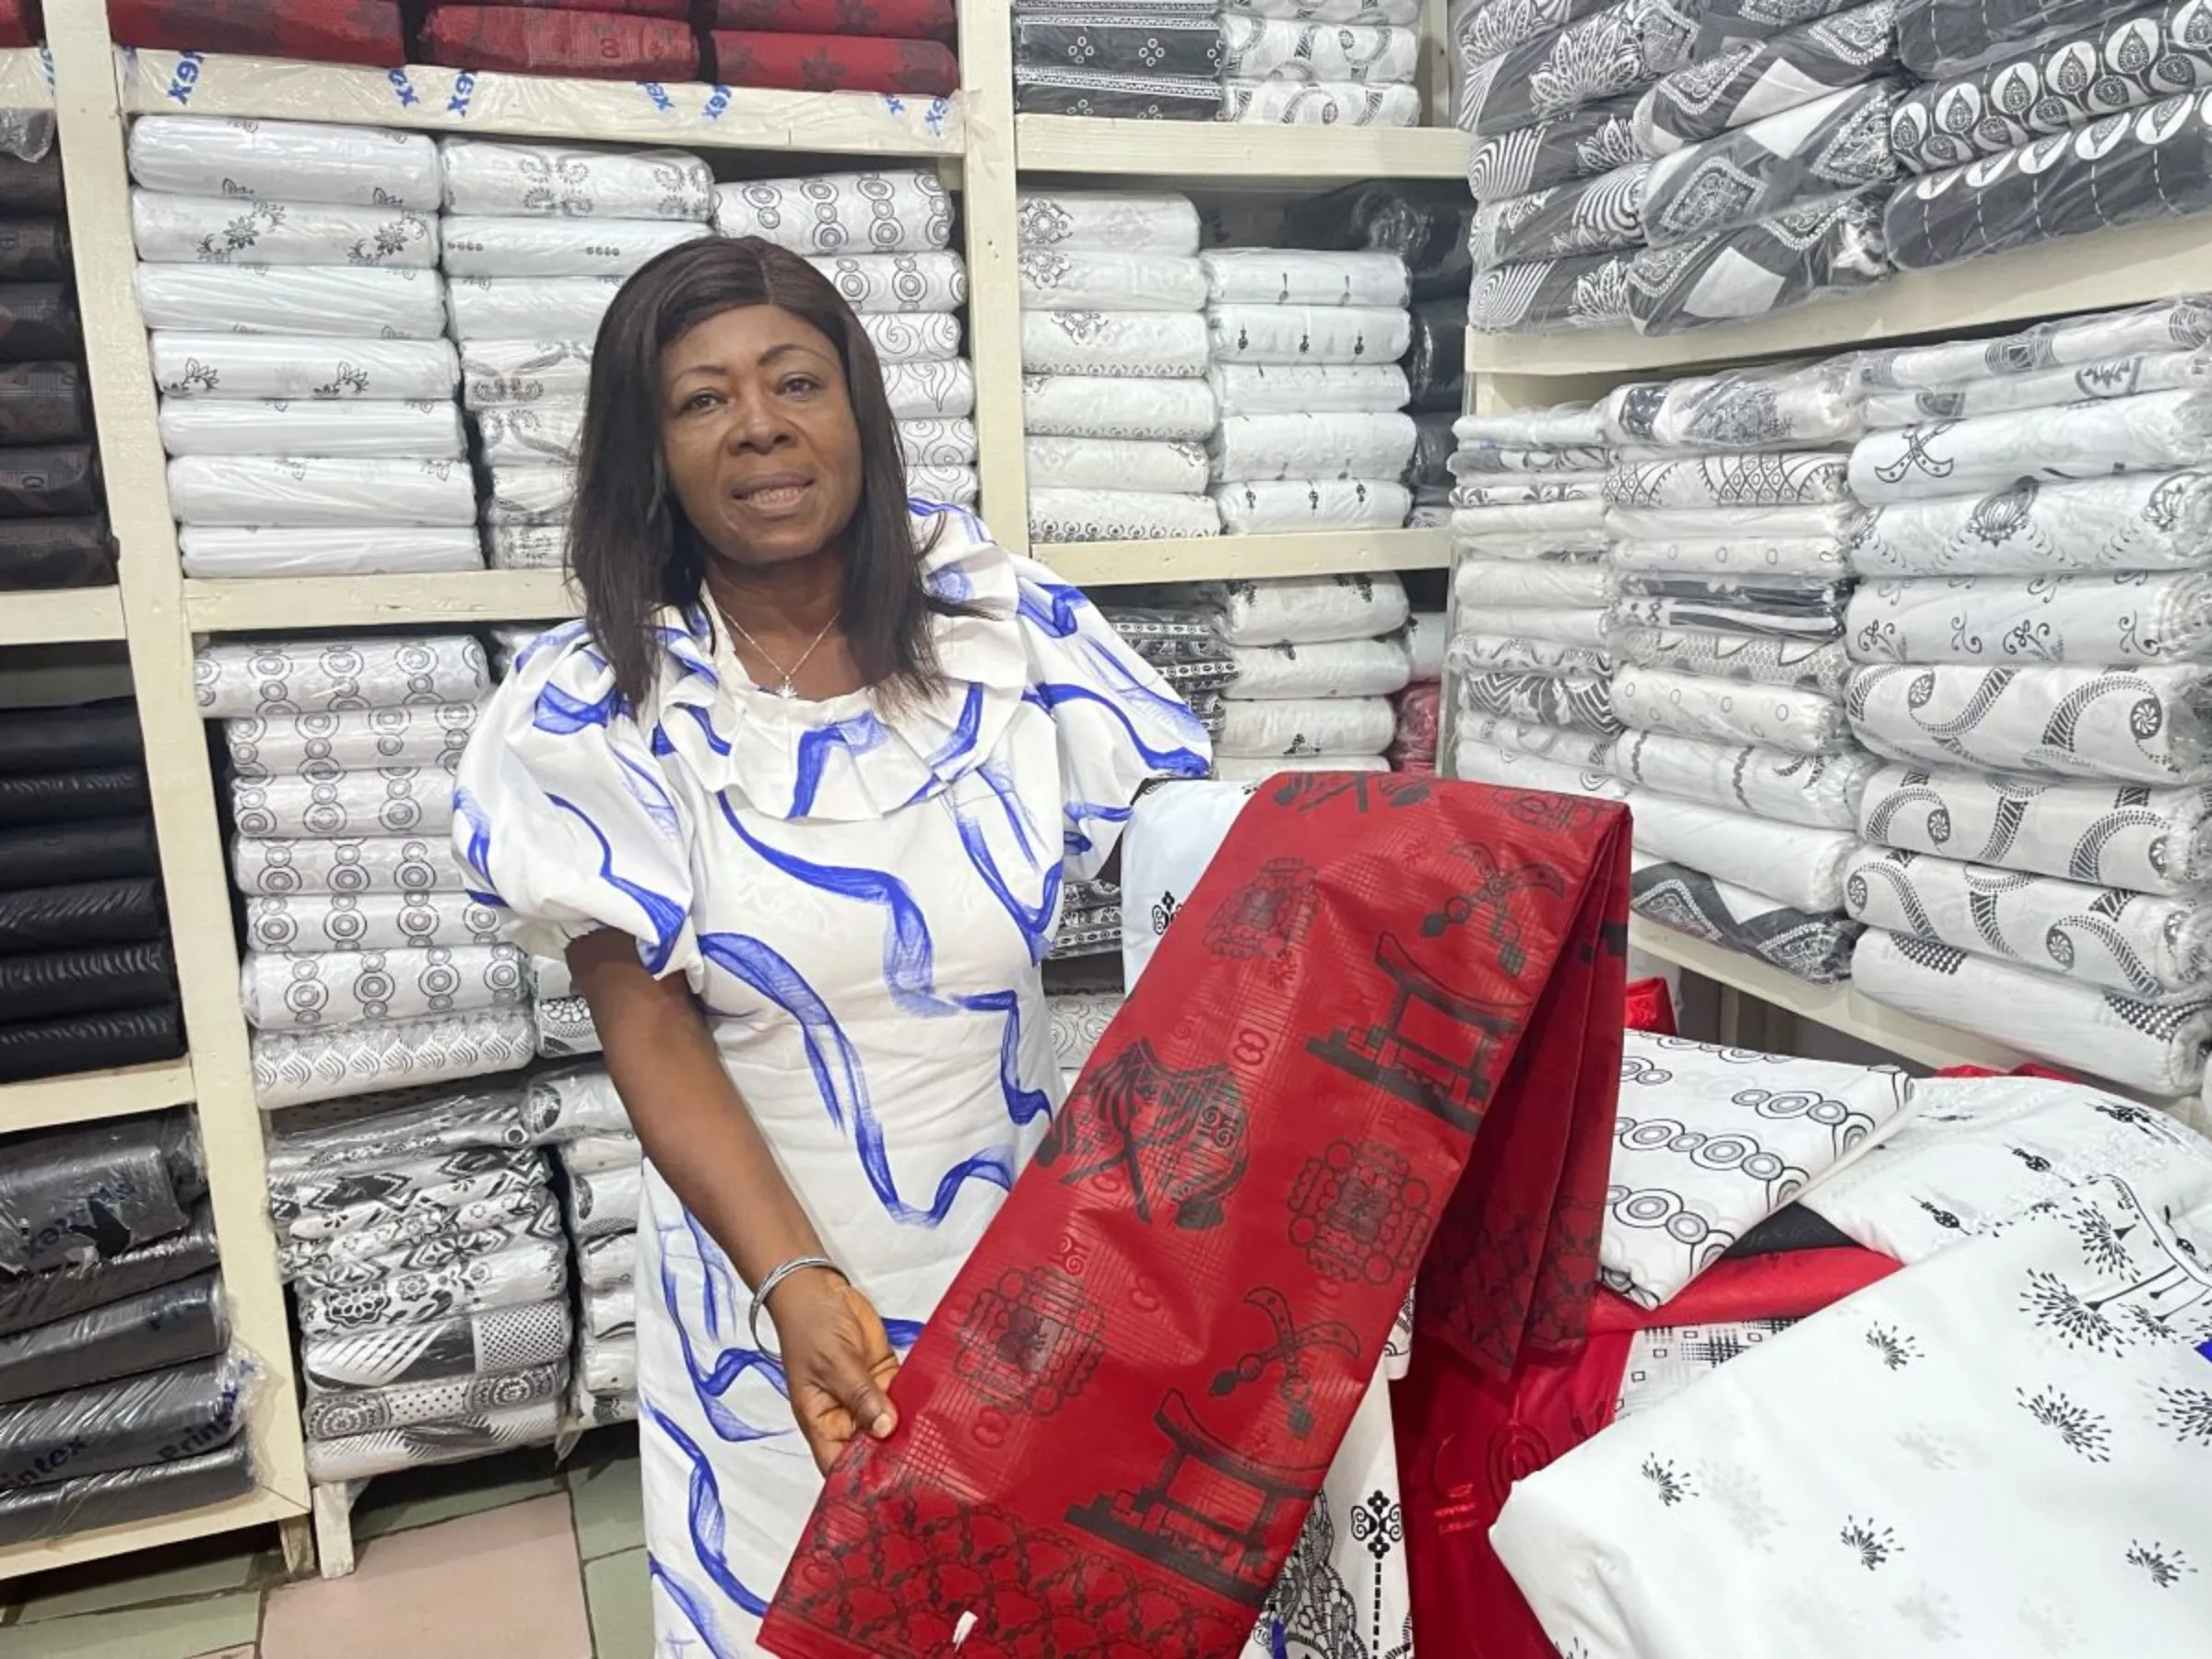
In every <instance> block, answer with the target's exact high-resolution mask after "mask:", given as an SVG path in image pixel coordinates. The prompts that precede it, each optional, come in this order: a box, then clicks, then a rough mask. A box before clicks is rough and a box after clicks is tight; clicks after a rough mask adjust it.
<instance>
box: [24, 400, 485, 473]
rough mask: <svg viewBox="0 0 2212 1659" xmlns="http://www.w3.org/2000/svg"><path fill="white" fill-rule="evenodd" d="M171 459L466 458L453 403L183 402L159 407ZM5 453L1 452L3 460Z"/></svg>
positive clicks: (163, 441)
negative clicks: (271, 456) (285, 456)
mask: <svg viewBox="0 0 2212 1659" xmlns="http://www.w3.org/2000/svg"><path fill="white" fill-rule="evenodd" d="M160 431H161V444H162V447H163V448H164V449H166V450H168V451H169V453H171V455H178V456H182V455H288V456H289V455H314V456H329V457H332V458H353V459H359V458H367V457H376V456H389V457H398V458H406V459H417V458H419V459H424V460H430V461H453V460H459V459H460V458H461V457H462V456H464V455H465V454H466V453H468V440H467V437H466V435H465V433H464V432H463V431H462V429H461V406H460V405H459V404H456V403H451V402H447V403H387V402H382V401H379V402H373V403H347V404H335V403H332V404H319V403H294V402H289V401H268V400H262V399H252V400H249V399H245V398H223V399H216V398H185V399H181V400H179V401H178V402H175V403H170V402H168V401H166V400H165V401H164V402H163V404H162V406H161V415H160ZM5 453H6V452H5V451H0V454H5Z"/></svg>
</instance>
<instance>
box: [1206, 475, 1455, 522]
mask: <svg viewBox="0 0 2212 1659" xmlns="http://www.w3.org/2000/svg"><path fill="white" fill-rule="evenodd" d="M1213 497H1214V502H1215V504H1216V505H1217V506H1218V507H1219V508H1220V509H1221V528H1222V530H1223V532H1224V534H1226V535H1276V534H1297V533H1299V532H1301V531H1309V530H1395V529H1397V528H1399V527H1400V526H1402V525H1403V524H1405V523H1406V514H1407V513H1409V512H1412V511H1413V492H1412V491H1411V490H1409V489H1407V488H1406V487H1405V486H1404V485H1403V484H1399V483H1396V482H1394V481H1393V480H1392V479H1390V478H1313V479H1289V480H1278V481H1274V482H1268V481H1263V480H1256V479H1255V480H1250V481H1247V482H1244V483H1241V484H1219V485H1216V486H1215V487H1214V490H1213Z"/></svg>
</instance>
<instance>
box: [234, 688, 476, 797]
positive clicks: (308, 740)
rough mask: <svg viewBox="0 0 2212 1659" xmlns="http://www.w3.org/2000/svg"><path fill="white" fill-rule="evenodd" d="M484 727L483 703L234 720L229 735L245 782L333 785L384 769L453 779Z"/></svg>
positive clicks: (349, 710)
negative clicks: (424, 770) (433, 772)
mask: <svg viewBox="0 0 2212 1659" xmlns="http://www.w3.org/2000/svg"><path fill="white" fill-rule="evenodd" d="M476 724H477V705H476V704H475V703H466V702H459V703H428V704H424V703H418V704H412V705H402V706H399V707H395V708H372V709H348V710H344V711H339V712H329V713H314V714H267V715H254V716H251V717H249V718H246V719H241V720H226V721H225V722H223V729H222V735H223V745H224V747H226V748H227V749H228V750H229V755H230V768H231V771H232V772H233V773H234V774H235V775H236V776H238V777H241V778H252V779H263V778H278V777H294V776H296V777H305V778H329V777H335V776H337V775H339V774H340V773H343V772H348V771H368V770H372V769H374V768H377V767H380V766H437V767H442V768H443V769H444V770H446V771H453V769H454V767H455V766H457V765H458V764H459V763H460V759H461V751H462V749H463V748H464V747H466V746H467V743H468V735H469V733H470V732H471V731H472V730H474V729H475V727H476Z"/></svg>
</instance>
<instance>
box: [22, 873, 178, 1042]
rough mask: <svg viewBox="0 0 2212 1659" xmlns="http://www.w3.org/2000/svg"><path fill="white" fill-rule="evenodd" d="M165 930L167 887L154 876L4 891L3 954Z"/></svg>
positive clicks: (126, 940)
mask: <svg viewBox="0 0 2212 1659" xmlns="http://www.w3.org/2000/svg"><path fill="white" fill-rule="evenodd" d="M160 936H161V892H160V888H159V885H158V884H157V883H156V882H155V881H154V879H153V878H152V877H148V876H131V877H124V878H123V879H122V880H119V881H73V882H70V883H68V884H67V885H66V886H63V887H47V888H20V889H18V891H16V892H13V893H0V955H6V954H13V953H15V952H18V951H25V950H70V949H75V948H78V947H84V946H88V945H131V944H135V943H136V942H137V941H139V940H140V939H158V938H159V937H160ZM5 1011H6V1010H4V1009H0V1012H5Z"/></svg>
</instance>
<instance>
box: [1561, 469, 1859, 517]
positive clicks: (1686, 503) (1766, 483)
mask: <svg viewBox="0 0 2212 1659" xmlns="http://www.w3.org/2000/svg"><path fill="white" fill-rule="evenodd" d="M1850 468H1851V457H1850V456H1849V455H1848V454H1846V453H1842V452H1841V451H1837V452H1829V453H1822V452H1811V453H1804V452H1794V453H1751V454H1709V455H1690V456H1685V457H1683V458H1681V459H1678V460H1666V461H1629V462H1622V463H1620V464H1618V465H1615V466H1614V467H1613V469H1612V470H1611V471H1610V472H1609V473H1607V474H1606V480H1605V495H1606V500H1607V501H1609V502H1611V503H1613V504H1614V505H1616V506H1619V507H1634V508H1674V509H1688V510H1691V511H1698V512H1703V511H1704V510H1710V509H1715V508H1718V509H1723V510H1733V509H1736V508H1744V507H1798V506H1818V505H1822V504H1826V503H1830V502H1836V501H1848V500H1851V489H1850ZM1679 522H1680V524H1682V526H1683V528H1684V529H1685V530H1686V531H1688V530H1697V531H1705V530H1706V529H1707V527H1708V526H1711V528H1712V533H1724V529H1725V528H1726V527H1729V526H1733V525H1735V524H1745V523H1747V522H1753V521H1748V520H1739V519H1736V518H1735V517H1733V516H1716V517H1712V518H1704V517H1700V518H1697V519H1691V518H1687V517H1686V518H1684V519H1682V520H1681V521H1679Z"/></svg>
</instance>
